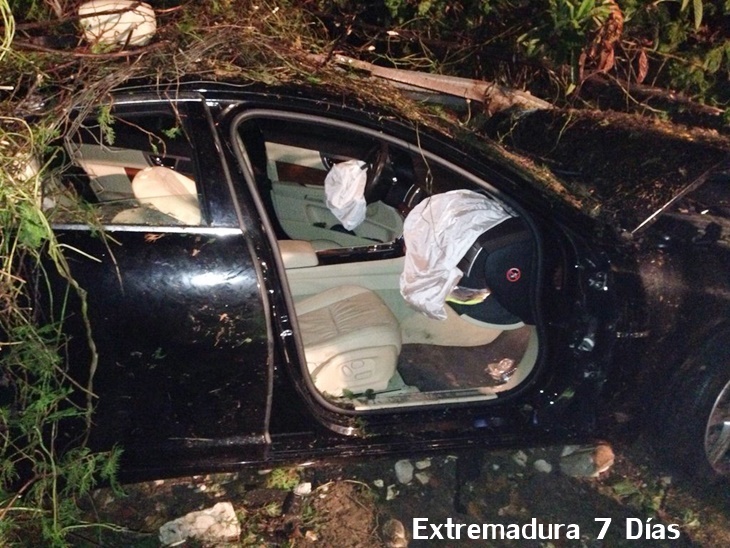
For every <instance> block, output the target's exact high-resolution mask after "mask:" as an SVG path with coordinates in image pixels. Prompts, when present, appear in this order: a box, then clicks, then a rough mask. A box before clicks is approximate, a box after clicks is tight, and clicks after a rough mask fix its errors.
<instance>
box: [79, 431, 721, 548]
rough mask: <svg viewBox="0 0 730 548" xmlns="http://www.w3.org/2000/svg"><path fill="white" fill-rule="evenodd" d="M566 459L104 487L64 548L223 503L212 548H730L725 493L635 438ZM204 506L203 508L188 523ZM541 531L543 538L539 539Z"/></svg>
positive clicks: (124, 535) (349, 468)
mask: <svg viewBox="0 0 730 548" xmlns="http://www.w3.org/2000/svg"><path fill="white" fill-rule="evenodd" d="M565 453H566V451H565V448H564V447H545V448H538V449H524V450H521V451H502V452H492V453H486V454H484V453H476V454H468V455H459V456H456V455H437V456H432V457H431V458H424V459H412V460H407V461H400V462H399V461H397V460H395V459H378V460H374V461H370V462H367V463H352V464H347V465H337V466H322V467H315V468H307V469H300V470H293V469H274V470H270V471H251V472H249V473H239V474H231V475H219V476H214V477H211V476H208V477H193V478H183V479H179V480H167V481H158V482H151V483H144V484H137V485H130V486H126V487H125V495H124V496H120V495H119V494H115V493H112V492H111V491H109V490H106V489H102V490H99V491H97V492H95V494H94V496H93V499H92V500H90V501H88V507H89V518H90V519H91V520H96V521H99V522H102V523H105V524H107V525H106V526H105V527H104V528H103V529H100V531H99V532H98V533H93V534H92V533H91V532H90V531H87V532H85V533H82V534H81V535H79V536H76V537H75V543H76V544H77V545H78V546H99V545H101V546H111V547H114V546H125V547H126V546H138V547H146V546H150V547H151V546H160V545H161V542H160V535H161V532H162V536H163V538H164V539H165V540H166V541H167V542H168V543H172V542H174V541H175V540H179V539H181V538H184V535H185V532H184V531H185V529H184V528H185V527H187V526H189V525H190V524H191V523H193V521H194V519H193V518H197V522H196V523H197V525H198V526H201V525H202V526H203V528H205V527H208V526H209V525H210V524H211V523H214V522H215V520H216V516H215V515H213V514H215V513H216V512H218V513H220V512H223V509H225V508H227V509H228V511H229V512H230V514H229V515H228V517H223V518H220V519H218V521H219V522H220V521H221V520H222V522H223V523H222V525H221V524H220V523H219V525H218V530H217V533H220V534H221V535H223V536H225V535H226V534H229V535H232V540H231V541H230V542H226V541H223V540H220V537H219V538H218V540H216V541H212V544H213V545H216V546H218V545H223V546H322V547H337V548H347V547H353V548H354V547H377V546H383V547H384V546H391V547H395V546H399V547H402V546H410V547H419V546H431V545H438V546H464V545H470V544H473V545H475V546H476V545H487V546H535V547H538V546H540V547H563V546H588V547H592V546H619V547H621V546H632V547H635V546H645V545H650V546H708V547H715V546H730V490H728V489H727V485H722V484H720V485H711V486H708V485H694V484H693V483H692V482H691V481H689V480H687V479H684V478H681V477H676V476H673V475H672V474H671V473H670V472H668V471H667V470H666V469H664V468H663V467H661V466H659V465H657V464H656V462H655V459H654V457H653V456H652V454H651V452H650V451H648V450H647V449H646V447H645V446H644V444H642V443H641V442H637V443H635V444H633V445H632V446H627V447H614V453H615V459H614V460H613V464H612V465H611V457H612V456H613V453H612V452H611V450H610V448H608V447H601V448H600V449H599V451H598V452H596V451H595V448H589V449H588V450H586V451H583V448H580V449H579V450H578V451H574V452H573V453H572V454H571V455H569V456H565ZM561 455H562V456H561ZM586 457H587V460H586ZM593 461H598V462H597V466H598V467H599V468H606V467H607V469H606V470H605V471H603V472H601V473H600V474H599V475H598V476H596V477H591V472H593V471H595V466H596V464H595V463H594V467H593V468H591V467H590V466H587V464H589V463H591V462H593ZM219 503H230V505H227V504H219ZM216 504H219V505H218V506H215V505H216ZM203 509H208V512H209V514H208V515H204V516H202V517H201V515H189V513H190V512H194V511H200V510H203ZM186 515H187V518H184V519H181V518H183V517H184V516H186ZM218 517H219V516H218ZM608 518H610V520H611V522H610V525H609V526H608V528H607V530H606V532H605V535H604V536H603V539H602V540H599V536H601V535H600V533H601V529H602V526H603V524H604V523H607V522H606V521H605V520H606V519H608ZM176 519H177V521H174V522H172V523H170V521H171V520H176ZM414 520H420V521H414ZM449 523H451V524H452V525H451V526H449ZM239 524H240V525H239ZM456 524H465V526H466V525H470V524H471V525H473V526H474V528H472V529H467V528H466V527H463V528H461V529H460V530H459V531H458V534H459V535H460V537H461V538H459V539H457V538H455V537H456V536H457V525H456ZM483 524H492V525H494V524H502V525H503V526H504V537H505V538H504V539H502V538H496V539H495V538H494V535H497V536H501V531H502V529H500V528H499V527H498V526H497V527H487V528H484V527H483ZM559 524H562V526H561V527H558V525H559ZM541 525H542V535H543V537H546V536H552V538H542V539H540V538H539V536H540V532H541V529H540V526H541ZM416 527H417V528H416ZM161 528H162V529H161ZM469 531H472V533H476V532H479V534H482V533H483V532H484V531H486V533H487V534H488V535H490V537H489V541H487V542H485V541H477V540H474V539H472V540H469V536H468V535H469ZM495 531H496V533H495ZM213 532H216V528H215V526H214V527H213V528H212V529H209V530H208V533H209V534H212V533H213ZM176 535H178V536H176ZM414 537H415V538H414ZM419 537H421V538H419ZM429 537H433V538H429ZM439 537H442V538H439ZM449 537H451V538H449ZM509 537H513V538H511V539H510V538H509ZM515 537H519V538H515ZM527 537H537V538H527ZM647 537H649V538H647ZM185 545H188V546H201V545H210V543H208V544H206V543H205V542H201V541H200V540H188V541H187V543H186V544H185Z"/></svg>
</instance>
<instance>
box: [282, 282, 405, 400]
mask: <svg viewBox="0 0 730 548" xmlns="http://www.w3.org/2000/svg"><path fill="white" fill-rule="evenodd" d="M296 311H297V318H298V321H299V327H300V329H301V334H302V341H303V343H304V352H305V354H306V359H307V367H308V369H309V373H310V374H311V375H312V378H313V380H314V384H315V386H316V387H317V389H319V390H320V391H321V392H323V393H327V394H329V395H332V396H342V395H344V394H345V391H347V392H350V393H354V394H359V393H363V392H365V391H366V390H375V391H379V390H384V389H385V388H386V387H387V386H388V381H389V380H390V379H391V377H392V376H393V374H394V373H395V368H396V364H397V362H398V354H399V353H400V349H401V335H400V326H399V324H398V320H397V319H396V318H395V316H394V315H393V313H392V312H391V311H390V309H389V308H388V306H387V305H386V304H385V303H384V302H383V301H382V300H381V299H380V297H378V295H376V294H375V293H373V292H372V291H370V290H368V289H365V288H364V287H359V286H355V285H346V286H340V287H335V288H333V289H328V290H327V291H324V292H322V293H320V294H318V295H314V296H313V297H309V298H307V299H305V300H303V301H300V302H299V303H297V304H296Z"/></svg>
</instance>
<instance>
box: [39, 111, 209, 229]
mask: <svg viewBox="0 0 730 548" xmlns="http://www.w3.org/2000/svg"><path fill="white" fill-rule="evenodd" d="M102 112H103V110H102ZM99 119H100V117H99V116H97V117H95V118H94V117H91V118H90V119H88V120H87V121H85V122H84V123H83V124H81V126H80V129H79V130H78V131H77V132H76V133H75V134H73V135H71V136H69V137H68V138H67V139H66V140H65V142H64V143H63V147H62V149H63V150H62V155H61V156H62V158H61V160H60V162H59V163H60V165H59V167H58V170H57V171H56V173H55V174H54V176H53V177H51V178H50V180H49V181H48V183H47V184H46V188H45V194H44V206H45V207H46V210H47V214H48V215H49V217H50V218H51V219H52V221H53V222H60V223H85V222H87V221H88V220H89V219H92V220H94V221H95V222H100V223H101V224H105V225H150V226H155V225H157V226H167V225H171V226H175V225H188V226H198V225H201V224H203V215H202V212H201V206H200V197H199V194H200V188H199V185H198V184H197V182H196V178H197V177H196V173H195V166H194V161H193V157H194V156H193V147H192V144H191V142H190V140H189V138H188V136H187V135H186V133H185V131H184V129H183V119H182V118H181V117H180V115H178V114H175V113H173V112H172V110H168V109H161V110H153V111H146V112H144V113H134V114H126V113H125V114H113V115H112V116H111V118H109V117H107V118H105V119H104V120H103V123H100V122H99Z"/></svg>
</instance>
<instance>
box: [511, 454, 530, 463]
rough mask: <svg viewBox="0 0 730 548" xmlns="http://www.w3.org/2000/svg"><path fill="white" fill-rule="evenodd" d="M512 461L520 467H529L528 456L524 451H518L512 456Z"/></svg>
mask: <svg viewBox="0 0 730 548" xmlns="http://www.w3.org/2000/svg"><path fill="white" fill-rule="evenodd" d="M512 460H513V461H515V463H517V464H518V465H519V466H527V454H526V453H525V452H524V451H517V453H515V454H514V455H512Z"/></svg>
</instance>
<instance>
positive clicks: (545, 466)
mask: <svg viewBox="0 0 730 548" xmlns="http://www.w3.org/2000/svg"><path fill="white" fill-rule="evenodd" d="M533 466H534V467H535V470H537V471H538V472H544V473H545V474H549V473H550V472H552V471H553V465H552V464H550V463H549V462H548V461H546V460H545V459H538V460H536V461H535V462H534V463H533Z"/></svg>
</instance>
